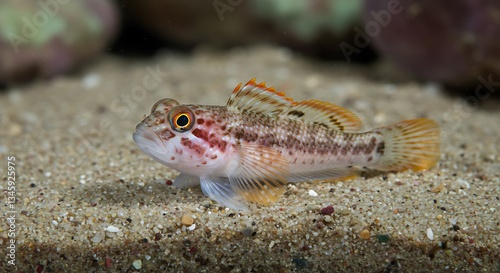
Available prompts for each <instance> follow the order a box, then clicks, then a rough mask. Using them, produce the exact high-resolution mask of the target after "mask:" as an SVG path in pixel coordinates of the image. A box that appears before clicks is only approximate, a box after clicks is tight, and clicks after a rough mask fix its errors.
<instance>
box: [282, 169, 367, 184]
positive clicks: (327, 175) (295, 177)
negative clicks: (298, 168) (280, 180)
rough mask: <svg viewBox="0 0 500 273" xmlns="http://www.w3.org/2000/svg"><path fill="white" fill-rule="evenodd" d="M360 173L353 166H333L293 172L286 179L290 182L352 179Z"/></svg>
mask: <svg viewBox="0 0 500 273" xmlns="http://www.w3.org/2000/svg"><path fill="white" fill-rule="evenodd" d="M360 173H361V172H360V170H358V169H353V168H334V169H327V170H319V171H310V172H301V173H294V174H291V175H290V177H289V179H288V180H289V181H290V182H312V181H318V180H324V181H332V180H334V181H340V180H350V179H354V178H356V177H358V176H359V175H360Z"/></svg>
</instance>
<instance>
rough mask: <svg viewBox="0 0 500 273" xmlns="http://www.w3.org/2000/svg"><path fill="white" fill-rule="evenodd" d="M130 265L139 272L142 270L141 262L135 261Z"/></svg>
mask: <svg viewBox="0 0 500 273" xmlns="http://www.w3.org/2000/svg"><path fill="white" fill-rule="evenodd" d="M132 265H133V266H134V268H135V269H137V270H139V269H141V268H142V260H135V261H134V262H133V263H132Z"/></svg>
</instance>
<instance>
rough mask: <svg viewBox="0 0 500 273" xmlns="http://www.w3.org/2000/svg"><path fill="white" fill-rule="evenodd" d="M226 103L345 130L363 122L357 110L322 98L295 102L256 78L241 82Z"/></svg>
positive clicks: (357, 126) (253, 110)
mask: <svg viewBox="0 0 500 273" xmlns="http://www.w3.org/2000/svg"><path fill="white" fill-rule="evenodd" d="M226 105H227V107H228V108H229V109H232V110H238V111H243V112H245V111H247V112H253V113H259V114H264V115H269V116H277V115H280V116H286V117H288V118H294V119H300V120H303V121H306V122H311V123H316V124H320V125H323V126H326V127H327V128H330V129H334V130H339V131H343V132H351V133H353V132H358V131H359V129H360V128H361V124H362V123H361V120H360V119H359V118H358V117H357V116H356V115H355V114H354V113H353V112H351V111H349V110H347V109H345V108H342V107H340V106H338V105H335V104H333V103H329V102H323V101H319V100H304V101H301V102H294V101H293V100H292V99H291V98H288V97H286V96H285V93H283V92H277V91H276V90H275V89H274V88H273V87H269V88H268V87H266V83H265V82H261V83H259V84H257V83H256V82H255V78H253V79H251V80H250V81H248V82H247V83H246V84H245V85H244V86H243V87H242V85H241V83H240V84H238V86H236V88H235V89H234V91H233V93H232V94H231V97H230V98H229V100H228V101H227V104H226Z"/></svg>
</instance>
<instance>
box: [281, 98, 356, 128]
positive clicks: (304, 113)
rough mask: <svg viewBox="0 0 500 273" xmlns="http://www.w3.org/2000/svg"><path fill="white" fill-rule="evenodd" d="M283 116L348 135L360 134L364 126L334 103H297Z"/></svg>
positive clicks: (311, 101)
mask: <svg viewBox="0 0 500 273" xmlns="http://www.w3.org/2000/svg"><path fill="white" fill-rule="evenodd" d="M282 115H286V116H288V117H290V118H296V119H302V120H304V121H307V122H312V123H315V124H320V125H323V126H325V127H328V128H330V129H335V130H339V131H342V132H347V133H355V132H358V131H359V130H360V129H361V125H362V122H361V120H360V119H359V118H358V117H357V116H356V115H355V114H354V113H353V112H351V111H349V110H347V109H345V108H343V107H340V106H338V105H335V104H333V103H329V102H324V101H319V100H304V101H301V102H297V103H295V104H294V105H293V106H291V107H290V108H289V109H288V110H287V111H286V112H284V113H283V114H282Z"/></svg>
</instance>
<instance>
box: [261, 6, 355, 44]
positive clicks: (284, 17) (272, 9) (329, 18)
mask: <svg viewBox="0 0 500 273" xmlns="http://www.w3.org/2000/svg"><path fill="white" fill-rule="evenodd" d="M253 3H254V9H255V11H256V13H257V14H258V15H260V16H262V17H264V18H267V19H270V20H273V21H276V22H277V24H278V25H279V26H280V27H283V28H286V29H289V30H290V31H291V32H293V34H295V35H297V36H298V37H299V38H301V39H303V40H311V39H314V38H315V37H316V36H317V34H318V33H319V32H320V31H322V30H329V31H331V32H332V33H333V34H334V35H336V36H341V35H343V34H344V33H346V32H347V31H348V30H349V29H350V27H351V26H352V25H353V24H354V23H356V22H357V21H358V20H359V19H360V16H361V9H362V0H308V1H294V0H274V1H268V0H256V1H254V2H253Z"/></svg>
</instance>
